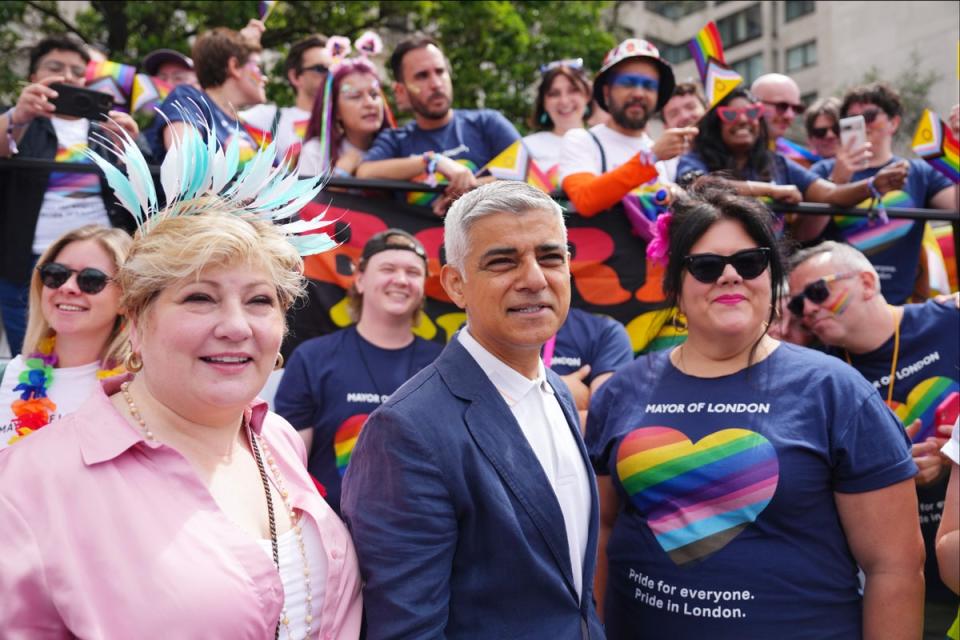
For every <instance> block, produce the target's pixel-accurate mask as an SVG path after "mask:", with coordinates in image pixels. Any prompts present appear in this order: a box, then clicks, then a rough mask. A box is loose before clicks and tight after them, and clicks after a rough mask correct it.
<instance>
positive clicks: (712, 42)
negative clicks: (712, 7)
mask: <svg viewBox="0 0 960 640" xmlns="http://www.w3.org/2000/svg"><path fill="white" fill-rule="evenodd" d="M687 47H688V48H689V49H690V53H691V54H692V55H693V59H694V61H695V62H696V63H697V71H699V72H700V80H701V82H703V89H704V92H705V93H706V98H707V103H708V104H709V105H710V108H711V109H712V108H713V107H715V106H716V105H717V103H719V102H720V101H721V100H723V99H724V98H725V97H727V95H729V93H730V92H731V91H733V90H734V89H736V88H737V87H738V86H740V84H741V83H742V82H743V78H741V77H740V74H739V73H737V72H736V71H734V70H733V69H731V68H730V67H728V66H727V62H726V59H725V58H724V57H723V42H722V41H721V40H720V33H719V32H718V31H717V25H716V24H714V23H713V22H712V21H711V22H708V23H707V26H705V27H704V28H703V29H700V31H699V32H698V33H697V35H696V36H694V38H693V40H691V41H690V42H689V43H688V44H687Z"/></svg>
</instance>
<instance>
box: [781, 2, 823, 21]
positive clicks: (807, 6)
mask: <svg viewBox="0 0 960 640" xmlns="http://www.w3.org/2000/svg"><path fill="white" fill-rule="evenodd" d="M784 4H785V5H786V6H785V7H784V9H783V19H784V21H785V22H790V21H791V20H796V19H797V18H799V17H800V16H805V15H807V14H808V13H813V12H814V9H815V5H814V2H813V0H787V1H786V2H785V3H784Z"/></svg>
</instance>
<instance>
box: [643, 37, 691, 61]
mask: <svg viewBox="0 0 960 640" xmlns="http://www.w3.org/2000/svg"><path fill="white" fill-rule="evenodd" d="M647 41H648V42H650V43H651V44H652V45H653V46H655V47H656V48H657V49H659V50H660V55H661V56H663V58H664V59H665V60H666V61H667V62H669V63H670V64H680V63H681V62H686V61H687V60H690V59H691V58H692V57H693V55H692V54H691V53H690V47H688V46H687V45H686V43H684V44H670V43H669V42H666V41H665V40H660V39H659V38H654V37H651V36H647Z"/></svg>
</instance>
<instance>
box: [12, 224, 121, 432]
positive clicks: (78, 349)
mask: <svg viewBox="0 0 960 640" xmlns="http://www.w3.org/2000/svg"><path fill="white" fill-rule="evenodd" d="M130 243H131V238H130V236H129V235H127V233H126V232H125V231H122V230H120V229H110V228H107V227H101V226H97V225H87V226H85V227H80V228H79V229H75V230H73V231H70V232H68V233H66V234H64V235H62V236H61V237H60V238H59V239H57V240H56V241H54V243H53V244H51V245H50V247H49V248H48V249H47V250H46V251H45V252H44V253H43V255H41V256H40V259H39V261H38V262H37V267H36V269H34V271H33V276H32V277H31V280H30V294H29V295H30V302H29V312H28V319H27V330H26V337H25V339H24V343H23V352H22V353H21V355H19V356H17V357H16V358H14V359H13V360H12V361H11V362H10V363H9V364H8V365H7V367H6V369H5V370H4V371H3V374H2V376H0V377H2V382H0V449H4V448H6V447H8V446H9V445H11V444H13V443H15V442H17V441H18V440H20V439H22V438H24V437H26V436H27V435H29V434H31V433H33V432H35V431H37V430H38V429H41V428H43V427H45V426H46V425H48V424H50V423H51V422H53V421H54V420H56V419H57V418H58V417H60V416H63V415H66V414H67V413H70V412H72V411H73V410H74V409H76V408H78V407H79V406H80V404H81V403H82V402H83V401H84V400H86V399H87V397H88V396H90V394H91V393H92V392H93V391H94V389H96V387H97V385H98V384H99V379H100V378H103V377H106V376H108V375H109V374H110V373H111V370H112V369H113V368H114V367H116V366H117V365H118V364H119V363H120V362H121V361H122V360H123V358H124V356H125V355H126V347H125V345H127V344H128V341H127V339H126V333H125V331H124V328H123V319H122V316H121V315H120V290H119V288H118V287H117V285H116V284H115V283H114V281H113V278H114V276H115V275H116V273H117V271H118V269H119V268H120V265H121V264H123V261H124V260H125V259H126V257H127V252H128V251H129V249H130Z"/></svg>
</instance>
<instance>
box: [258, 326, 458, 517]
mask: <svg viewBox="0 0 960 640" xmlns="http://www.w3.org/2000/svg"><path fill="white" fill-rule="evenodd" d="M442 350H443V345H441V344H439V343H437V342H430V341H429V340H424V339H423V338H419V337H416V338H414V340H413V342H411V343H410V344H409V345H407V346H406V347H404V348H402V349H381V348H380V347H377V346H375V345H373V344H371V343H369V342H367V341H366V340H364V339H363V338H362V337H361V336H360V334H359V333H357V329H356V327H355V326H351V327H348V328H346V329H342V330H340V331H336V332H334V333H331V334H329V335H326V336H320V337H319V338H312V339H310V340H307V341H306V342H303V343H302V344H300V345H299V346H298V347H297V348H296V350H294V352H293V354H292V355H291V356H290V361H289V362H288V363H287V366H286V367H285V369H284V371H283V378H281V380H280V385H279V387H278V388H277V394H276V397H275V398H274V406H275V407H276V411H277V413H278V414H280V415H281V416H283V417H284V418H286V420H287V421H288V422H289V423H290V424H292V425H293V426H294V428H296V429H313V447H312V449H311V450H310V452H309V464H308V468H309V470H310V473H311V474H312V475H313V477H315V478H316V479H317V480H319V481H320V483H321V484H323V486H324V487H325V488H326V489H327V502H328V503H329V504H330V506H331V507H333V508H334V510H336V511H337V513H339V512H340V483H341V479H342V478H343V474H344V473H346V471H347V465H348V464H349V462H350V456H351V454H352V453H353V447H354V445H355V444H356V442H357V437H358V436H359V435H360V431H361V429H363V425H364V423H366V421H367V416H368V415H370V414H371V413H372V412H373V410H374V409H376V408H377V407H379V406H380V404H381V403H382V402H385V401H386V399H387V398H388V397H389V396H390V394H391V393H393V392H394V391H396V390H397V389H398V388H399V387H400V385H402V384H403V383H404V382H406V381H407V380H409V379H410V378H411V377H413V375H414V374H415V373H417V372H418V371H420V370H421V369H423V368H424V367H425V366H427V365H428V364H430V363H431V362H433V361H434V359H436V357H437V356H438V355H440V352H441V351H442Z"/></svg>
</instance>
